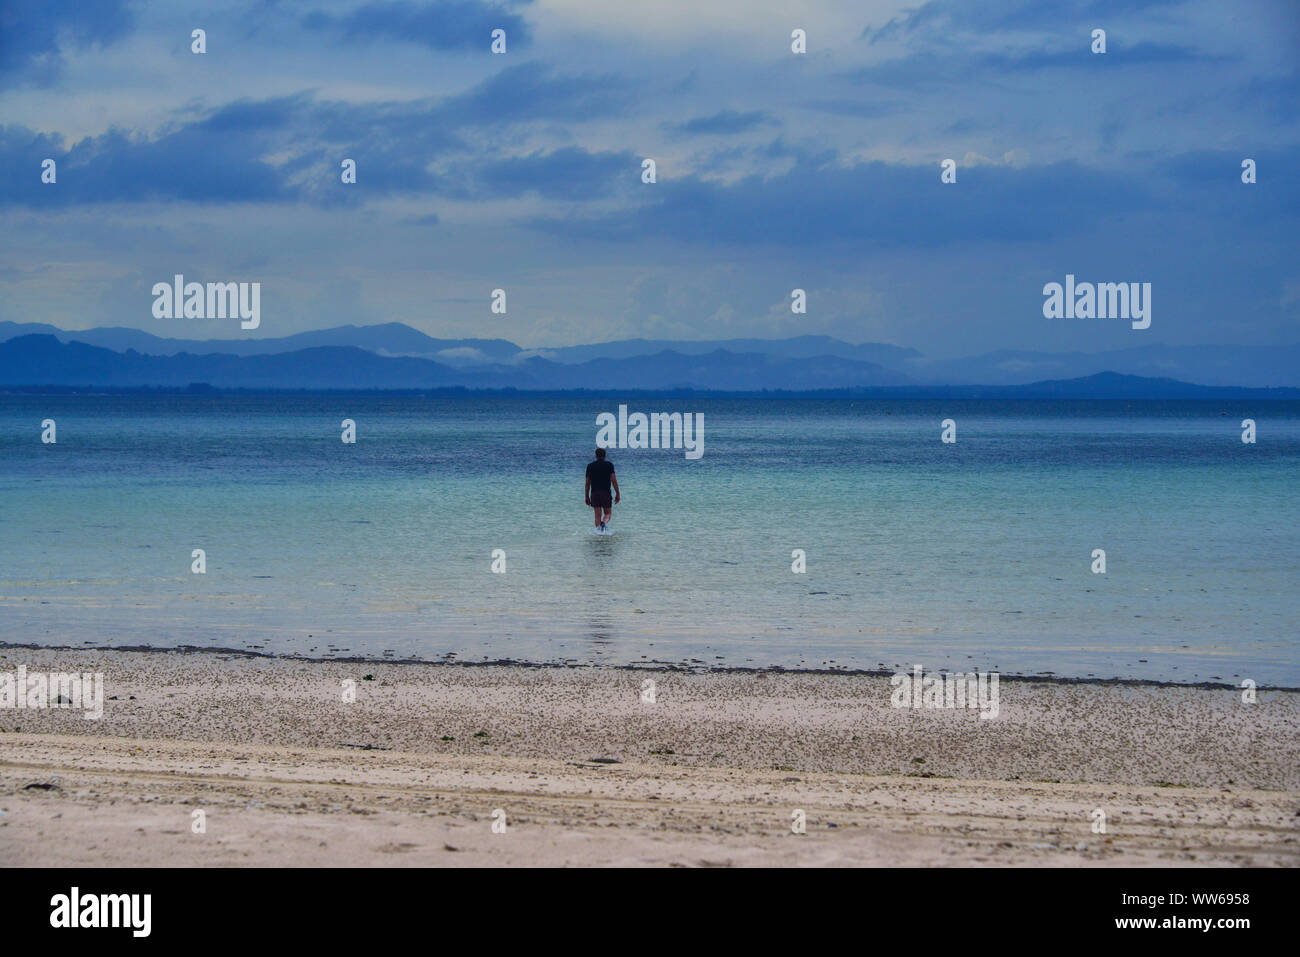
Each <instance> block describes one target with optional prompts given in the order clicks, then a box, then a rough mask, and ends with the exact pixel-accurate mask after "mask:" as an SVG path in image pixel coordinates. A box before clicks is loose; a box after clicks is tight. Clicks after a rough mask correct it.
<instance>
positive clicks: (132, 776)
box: [0, 647, 1300, 867]
mask: <svg viewBox="0 0 1300 957" xmlns="http://www.w3.org/2000/svg"><path fill="white" fill-rule="evenodd" d="M19 666H24V667H26V669H27V670H28V672H29V673H31V672H42V671H44V672H52V671H65V672H71V671H77V672H98V673H102V674H103V681H104V685H103V687H104V696H105V701H104V714H103V717H102V718H101V719H100V720H96V721H88V720H85V718H84V717H83V714H82V713H81V712H80V711H74V710H53V709H51V710H30V709H23V710H0V865H3V866H43V865H78V866H81V865H91V866H95V865H127V866H130V865H304V866H331V865H333V866H370V865H373V866H394V865H440V866H464V865H471V866H484V865H486V866H497V865H634V866H690V867H695V866H752V865H919V866H928V865H955V866H967V865H969V866H989V865H992V866H1002V865H1024V864H1031V865H1048V866H1107V865H1111V866H1167V865H1179V866H1182V865H1209V866H1243V865H1244V866H1295V865H1296V864H1297V863H1298V862H1300V841H1298V837H1300V816H1298V815H1300V693H1296V692H1287V691H1269V690H1263V691H1261V692H1260V693H1259V700H1258V702H1257V703H1255V704H1250V705H1247V704H1243V703H1242V702H1241V695H1240V692H1239V691H1236V690H1233V689H1230V688H1222V689H1217V688H1203V687H1174V686H1157V685H1121V684H1081V683H1060V682H1050V681H1009V680H1008V681H1003V682H1002V684H1001V706H1000V712H999V715H998V717H997V718H996V719H993V720H981V719H980V718H979V715H978V713H977V712H975V711H973V710H964V711H957V710H931V709H917V710H913V709H909V708H894V707H891V705H890V693H891V688H890V684H889V679H888V678H887V677H883V676H877V675H840V674H808V673H782V672H757V673H755V672H724V673H701V674H694V673H684V672H672V671H653V672H650V671H641V670H632V669H626V670H621V669H594V668H585V669H572V668H552V667H527V666H520V665H492V666H462V665H433V664H427V665H426V664H394V663H386V662H339V661H323V662H322V661H303V660H294V659H275V658H258V657H246V656H240V655H236V654H224V653H206V652H128V651H81V650H36V649H28V648H17V647H6V648H3V649H0V672H2V671H8V672H12V671H15V670H16V669H17V668H18V667H19ZM647 679H651V680H653V681H654V682H655V700H654V702H653V703H649V702H646V701H644V700H642V687H643V682H644V681H646V680H647ZM348 681H351V682H355V685H354V687H355V701H345V700H344V698H345V692H346V690H347V687H348V686H347V685H345V682H348ZM498 811H499V812H502V813H497V812H498ZM796 811H802V812H803V814H804V817H805V819H806V833H802V834H796V833H793V832H792V828H791V824H792V821H793V820H794V815H795V812H796ZM195 812H202V814H201V815H196V814H195ZM1100 815H1104V827H1105V829H1104V831H1099V830H1097V823H1098V821H1099V818H1100ZM198 818H201V820H202V824H203V830H202V832H201V833H196V832H195V822H196V819H198ZM502 821H503V822H504V831H502V832H500V833H498V831H500V823H501V822H502ZM494 822H497V831H494V828H493V824H494Z"/></svg>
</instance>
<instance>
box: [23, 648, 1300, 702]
mask: <svg viewBox="0 0 1300 957" xmlns="http://www.w3.org/2000/svg"><path fill="white" fill-rule="evenodd" d="M11 648H14V649H16V648H25V649H31V650H33V651H138V652H151V653H163V654H167V653H170V654H187V655H219V656H226V657H236V658H268V659H272V660H276V661H306V662H316V663H321V664H330V663H333V664H353V665H424V666H427V667H430V668H490V667H498V668H500V667H509V668H559V669H570V670H573V669H579V668H588V669H591V670H597V671H601V670H603V671H635V672H659V673H664V672H669V673H678V674H722V675H726V674H783V675H836V676H841V677H873V678H888V677H892V676H893V675H894V674H897V672H894V671H883V670H880V669H873V668H783V667H781V666H780V665H771V666H769V667H766V668H751V667H745V666H744V665H699V666H694V665H683V664H677V663H674V662H667V661H654V662H647V663H646V664H622V665H618V664H589V663H583V662H576V663H567V662H556V661H524V660H521V659H516V658H495V659H492V660H490V661H447V660H445V659H437V660H431V659H428V658H370V657H366V656H363V655H353V656H349V657H346V658H343V657H335V658H313V657H311V656H309V655H277V654H272V653H270V652H265V651H249V650H247V649H244V648H205V647H199V646H197V645H175V646H169V647H158V646H155V645H81V646H74V645H37V644H33V643H16V642H7V641H0V650H3V649H11ZM942 673H944V672H942V671H937V672H929V671H927V672H926V674H942ZM963 673H964V672H963ZM998 680H999V681H1021V682H1025V683H1029V684H1052V685H1110V686H1116V687H1153V688H1203V689H1208V690H1218V691H1223V690H1231V691H1239V690H1241V689H1240V687H1239V686H1238V685H1235V684H1231V683H1228V682H1215V681H1158V680H1156V679H1154V678H1071V677H1066V676H1064V675H1017V674H1006V673H1003V672H998ZM1257 687H1258V688H1259V689H1260V690H1267V691H1295V692H1300V688H1288V687H1283V686H1278V685H1266V684H1260V685H1257Z"/></svg>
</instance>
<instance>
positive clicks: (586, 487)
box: [582, 475, 591, 505]
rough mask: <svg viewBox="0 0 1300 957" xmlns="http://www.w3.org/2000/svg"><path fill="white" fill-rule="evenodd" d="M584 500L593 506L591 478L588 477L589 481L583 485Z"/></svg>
mask: <svg viewBox="0 0 1300 957" xmlns="http://www.w3.org/2000/svg"><path fill="white" fill-rule="evenodd" d="M582 498H583V501H585V502H586V503H587V504H588V505H590V504H591V476H590V475H588V476H587V481H586V482H584V483H583V484H582Z"/></svg>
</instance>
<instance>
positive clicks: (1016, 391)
mask: <svg viewBox="0 0 1300 957" xmlns="http://www.w3.org/2000/svg"><path fill="white" fill-rule="evenodd" d="M1193 383H1194V384H1193ZM200 384H201V385H206V386H210V387H212V388H217V389H438V388H456V387H459V388H466V389H523V390H545V391H563V390H572V389H585V390H596V391H610V390H642V391H661V390H697V391H698V390H708V391H719V392H759V391H764V390H784V391H793V392H808V391H820V390H856V391H860V390H878V389H887V390H889V391H890V392H891V393H893V394H899V395H905V394H914V395H921V394H925V395H944V396H948V395H956V394H961V395H969V396H977V395H981V396H991V395H1008V396H1010V395H1022V396H1028V395H1043V396H1049V395H1050V396H1061V397H1064V396H1067V395H1068V396H1078V397H1102V396H1109V397H1115V398H1133V397H1157V396H1159V397H1170V398H1174V397H1179V398H1183V397H1191V396H1193V395H1204V396H1206V397H1212V396H1213V397H1225V396H1227V395H1228V394H1229V393H1231V394H1252V395H1273V396H1278V397H1292V396H1291V395H1290V393H1295V394H1296V396H1300V390H1297V389H1296V388H1295V387H1300V345H1296V346H1161V345H1150V346H1140V347H1136V348H1132V349H1123V350H1115V351H1110V352H1100V353H1081V352H1072V353H1046V352H1028V351H1006V350H1004V351H999V352H990V353H986V354H984V355H980V356H974V357H970V358H965V359H943V360H935V359H928V358H927V357H925V356H923V355H922V354H921V353H919V352H917V351H916V350H915V349H907V348H902V347H900V346H893V345H886V344H878V343H867V344H862V345H851V344H849V343H846V342H842V341H840V340H838V339H832V338H830V337H827V336H799V337H796V338H791V339H727V340H716V341H708V342H686V341H670V340H653V339H627V340H621V341H617V342H606V343H598V344H595V345H587V346H567V347H563V348H556V349H531V350H526V349H521V348H520V347H519V346H517V345H515V344H514V343H512V342H509V341H507V340H505V339H435V338H433V337H431V336H427V335H425V334H424V333H422V332H420V331H418V330H416V329H412V328H411V327H410V326H407V325H404V324H402V323H396V322H392V323H384V324H381V325H375V326H339V327H336V328H333V329H323V330H319V331H316V332H304V333H299V334H297V335H292V336H286V337H283V338H276V339H268V338H262V339H253V338H249V339H209V340H193V339H166V338H162V337H159V336H155V335H151V334H150V333H147V332H142V331H140V330H138V329H126V328H102V329H90V330H84V331H75V332H73V331H68V330H63V329H58V328H57V327H54V326H50V325H46V324H44V323H14V322H0V388H18V387H22V388H29V387H39V386H51V387H61V388H107V389H123V388H127V389H129V388H144V387H162V388H186V387H189V386H191V385H200ZM1215 386H1217V387H1220V388H1212V387H1215ZM1283 386H1284V387H1289V388H1285V389H1265V388H1260V387H1283Z"/></svg>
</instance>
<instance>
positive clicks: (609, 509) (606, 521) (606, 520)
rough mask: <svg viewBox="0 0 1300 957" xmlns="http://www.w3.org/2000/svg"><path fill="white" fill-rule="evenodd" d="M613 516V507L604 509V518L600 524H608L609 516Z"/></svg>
mask: <svg viewBox="0 0 1300 957" xmlns="http://www.w3.org/2000/svg"><path fill="white" fill-rule="evenodd" d="M613 514H614V508H613V506H610V507H609V508H607V509H605V517H604V518H603V519H601V522H602V523H608V522H609V519H610V516H612V515H613Z"/></svg>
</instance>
